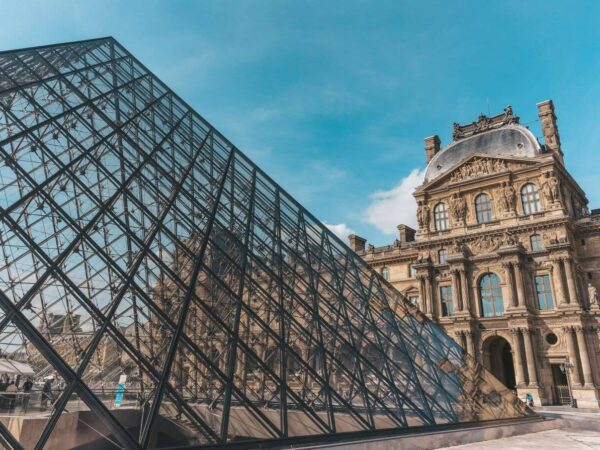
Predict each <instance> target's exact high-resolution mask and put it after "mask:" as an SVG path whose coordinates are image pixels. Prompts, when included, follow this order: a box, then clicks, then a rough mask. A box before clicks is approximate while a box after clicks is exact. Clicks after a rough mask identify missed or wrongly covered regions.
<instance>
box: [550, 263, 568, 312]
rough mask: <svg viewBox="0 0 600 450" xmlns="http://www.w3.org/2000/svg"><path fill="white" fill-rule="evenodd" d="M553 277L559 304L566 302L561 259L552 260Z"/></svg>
mask: <svg viewBox="0 0 600 450" xmlns="http://www.w3.org/2000/svg"><path fill="white" fill-rule="evenodd" d="M552 278H553V280H554V290H555V291H556V304H557V306H560V305H564V304H565V289H564V287H563V278H562V268H561V263H560V259H554V260H553V261H552Z"/></svg>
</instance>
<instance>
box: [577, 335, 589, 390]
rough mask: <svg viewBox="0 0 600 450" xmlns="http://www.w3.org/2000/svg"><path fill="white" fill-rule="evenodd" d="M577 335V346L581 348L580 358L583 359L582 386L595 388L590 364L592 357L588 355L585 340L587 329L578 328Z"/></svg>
mask: <svg viewBox="0 0 600 450" xmlns="http://www.w3.org/2000/svg"><path fill="white" fill-rule="evenodd" d="M575 333H576V334H577V346H578V347H579V356H580V358H581V369H582V372H583V373H582V375H583V380H582V384H583V386H584V387H593V385H594V376H593V375H592V366H591V364H590V355H589V353H588V346H587V342H586V339H585V329H584V328H583V327H577V328H576V329H575Z"/></svg>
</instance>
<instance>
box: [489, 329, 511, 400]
mask: <svg viewBox="0 0 600 450" xmlns="http://www.w3.org/2000/svg"><path fill="white" fill-rule="evenodd" d="M483 364H484V366H485V368H486V369H487V370H489V371H490V372H491V373H492V374H493V375H494V376H495V377H496V378H498V379H499V380H500V381H501V382H502V383H503V384H504V385H505V386H506V387H508V388H511V389H514V388H515V386H516V382H515V366H514V364H513V357H512V351H511V348H510V344H509V343H508V341H507V340H506V339H504V338H503V337H501V336H492V337H490V338H489V339H487V340H486V341H485V342H484V343H483Z"/></svg>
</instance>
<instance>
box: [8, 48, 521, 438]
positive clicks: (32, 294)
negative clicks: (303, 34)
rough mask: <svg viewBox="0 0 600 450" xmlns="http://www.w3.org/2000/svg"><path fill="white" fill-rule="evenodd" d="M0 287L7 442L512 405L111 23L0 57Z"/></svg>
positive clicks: (384, 418) (210, 432) (360, 426)
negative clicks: (89, 35) (104, 33)
mask: <svg viewBox="0 0 600 450" xmlns="http://www.w3.org/2000/svg"><path fill="white" fill-rule="evenodd" d="M0 288H1V289H0V352H1V354H0V365H2V369H0V375H2V374H3V373H7V376H8V377H10V378H11V379H12V380H16V379H17V377H20V378H19V382H20V386H22V380H23V379H25V378H27V377H31V379H32V381H33V388H32V392H33V394H31V398H32V400H31V401H30V402H29V404H28V405H23V403H22V402H23V401H22V400H19V401H21V403H20V404H19V405H18V406H17V407H16V408H13V410H12V411H11V410H10V405H9V412H8V415H9V416H11V415H14V416H18V420H17V418H15V420H14V421H13V423H17V422H19V423H22V425H23V427H25V428H28V429H31V430H34V428H35V427H36V426H37V428H35V432H34V431H32V432H31V433H29V435H28V436H29V437H28V438H27V440H26V441H24V440H23V439H25V438H24V437H22V434H19V433H18V432H17V431H15V430H13V429H10V430H9V429H8V428H7V427H6V426H5V425H4V426H2V425H0V441H2V442H4V443H5V444H6V445H7V446H9V447H10V446H13V447H18V446H19V445H22V446H26V447H29V446H35V445H36V443H37V442H38V441H39V445H40V446H44V445H45V446H46V447H47V448H52V446H56V445H59V444H56V443H57V442H61V437H63V438H64V439H62V443H63V444H65V443H68V442H72V443H74V444H73V446H75V445H76V444H75V443H79V444H78V445H81V446H85V445H87V444H88V443H94V445H100V443H104V444H105V445H106V446H114V447H115V448H138V447H142V448H166V447H173V446H200V447H202V446H214V445H227V444H233V443H235V444H236V445H240V443H243V442H245V441H248V442H254V443H257V442H262V441H275V440H278V441H277V442H289V441H281V439H294V438H299V437H304V438H305V439H319V437H320V436H324V435H335V434H338V435H342V434H344V433H353V435H354V436H356V435H360V433H361V432H366V433H374V432H376V431H378V430H394V429H414V430H418V429H419V428H420V427H427V428H426V429H427V430H435V427H436V426H437V425H445V426H446V427H447V426H452V425H457V426H458V425H460V424H461V423H463V422H474V421H484V420H495V419H506V418H520V417H524V416H526V415H528V414H530V413H529V411H528V410H527V409H526V408H525V407H524V405H523V404H522V403H520V402H519V401H518V400H517V399H516V397H515V396H514V395H513V394H512V393H510V392H509V391H508V390H507V389H505V388H504V387H503V386H502V385H500V384H499V383H498V381H497V380H496V379H494V378H493V377H492V376H491V375H490V374H489V373H487V372H486V371H485V370H484V369H483V368H482V367H481V365H479V364H478V363H477V362H476V361H474V360H473V359H472V358H470V357H469V356H467V355H465V354H464V352H463V351H462V350H461V349H460V347H459V346H458V345H457V344H456V343H455V342H454V341H453V340H452V339H451V338H449V337H448V336H447V335H446V334H445V333H444V332H443V331H442V330H441V329H440V328H439V327H437V326H436V325H435V324H433V323H432V322H431V321H429V320H428V319H427V318H426V317H425V316H424V315H422V314H421V313H420V312H419V311H418V310H417V309H416V308H414V307H413V306H412V305H411V304H410V303H409V302H408V301H406V299H404V298H403V297H402V296H401V295H400V294H399V293H398V292H397V291H395V290H394V289H393V288H392V287H391V286H390V285H389V284H387V283H386V282H385V281H384V280H383V279H381V277H380V276H379V275H378V274H376V273H375V272H373V271H372V270H371V269H369V268H368V266H367V265H366V264H365V263H364V262H363V260H362V259H361V258H360V257H358V256H357V255H356V254H354V253H353V252H352V251H351V250H350V249H349V248H348V247H347V246H346V245H344V244H343V243H342V242H341V241H340V240H339V239H338V238H337V237H335V235H333V234H332V233H331V232H330V231H329V230H328V229H327V228H326V227H325V226H323V224H321V223H320V222H319V221H318V220H317V219H316V218H314V217H313V216H312V215H311V214H310V213H309V212H308V211H307V210H305V209H304V208H303V207H302V206H301V205H300V204H299V203H298V202H296V201H295V200H294V199H293V198H292V197H291V196H290V195H289V194H287V193H286V192H285V191H284V190H283V189H282V188H281V187H280V186H279V185H278V184H276V183H275V182H274V181H273V180H272V179H271V178H269V176H268V175H266V174H265V173H264V172H263V171H262V170H261V169H260V168H259V167H257V166H256V165H255V164H254V163H252V162H251V161H250V160H249V159H248V158H247V157H246V156H245V155H244V154H243V153H242V152H241V151H240V150H239V149H237V148H236V147H235V146H234V145H233V144H232V143H231V142H229V141H228V140H227V139H226V138H225V137H224V136H222V135H221V134H220V133H219V132H218V131H217V130H216V129H214V128H213V127H212V126H211V125H210V124H209V123H208V122H207V121H206V120H204V119H203V118H202V117H201V116H200V115H199V114H197V113H196V112H195V111H194V110H192V109H191V108H190V107H189V105H187V104H186V103H185V102H184V101H183V100H182V99H180V98H179V97H178V96H177V95H176V94H175V93H173V92H172V91H171V90H170V89H169V88H168V87H167V86H165V85H164V84H163V83H162V82H161V81H160V80H159V79H158V78H157V77H156V76H155V75H153V74H152V73H151V72H149V71H148V70H147V69H146V68H145V67H144V66H143V65H142V64H141V63H140V62H139V61H138V60H137V59H136V58H135V57H134V56H133V55H131V54H130V53H129V52H128V51H127V50H126V49H124V48H123V47H122V46H121V45H120V44H119V43H118V42H116V41H115V40H114V39H112V38H102V39H94V40H89V41H81V42H74V43H68V44H59V45H50V46H44V47H37V48H29V49H22V50H15V51H6V52H2V53H0ZM9 372H10V373H9ZM50 378H53V379H54V380H56V383H55V384H54V385H53V403H52V406H49V405H48V401H47V399H46V408H47V411H46V410H44V411H41V409H43V408H42V407H41V406H40V402H41V397H40V396H41V392H42V390H43V389H44V388H43V386H44V384H45V380H46V381H47V380H49V379H50ZM11 389H12V388H11ZM36 395H37V397H36ZM19 398H25V396H22V397H19ZM27 408H35V414H33V413H31V411H29V412H28V411H27ZM5 416H6V414H4V415H3V417H5ZM38 416H40V417H42V418H43V420H38V419H39V417H38ZM75 416H77V417H78V418H79V419H78V420H76V421H74V422H73V423H72V424H71V425H72V426H71V428H68V425H69V424H67V423H66V422H65V421H66V420H71V419H68V418H69V417H75ZM36 417H37V418H38V419H36ZM53 417H54V418H53ZM36 420H37V422H36ZM61 421H62V423H61ZM2 423H8V422H5V421H2ZM36 424H37V425H36ZM57 424H60V425H57ZM65 427H67V428H68V429H69V430H71V431H70V433H71V434H70V435H69V436H63V432H62V430H63V429H66V428H65ZM357 433H358V434H357ZM18 439H21V440H22V442H21V443H20V444H18V443H17V442H16V441H17V440H18ZM34 441H36V442H34ZM304 442H309V441H306V440H305V441H304ZM65 445H66V444H65ZM69 445H71V444H69ZM90 445H92V444H90ZM257 445H258V444H257ZM107 448H108V447H107Z"/></svg>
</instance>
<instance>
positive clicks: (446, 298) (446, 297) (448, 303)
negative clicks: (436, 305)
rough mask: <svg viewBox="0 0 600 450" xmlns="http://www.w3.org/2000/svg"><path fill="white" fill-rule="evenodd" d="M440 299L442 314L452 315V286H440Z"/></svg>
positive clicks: (445, 315)
mask: <svg viewBox="0 0 600 450" xmlns="http://www.w3.org/2000/svg"><path fill="white" fill-rule="evenodd" d="M440 301H441V303H442V316H444V317H448V316H451V315H453V314H454V303H453V302H452V286H440Z"/></svg>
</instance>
